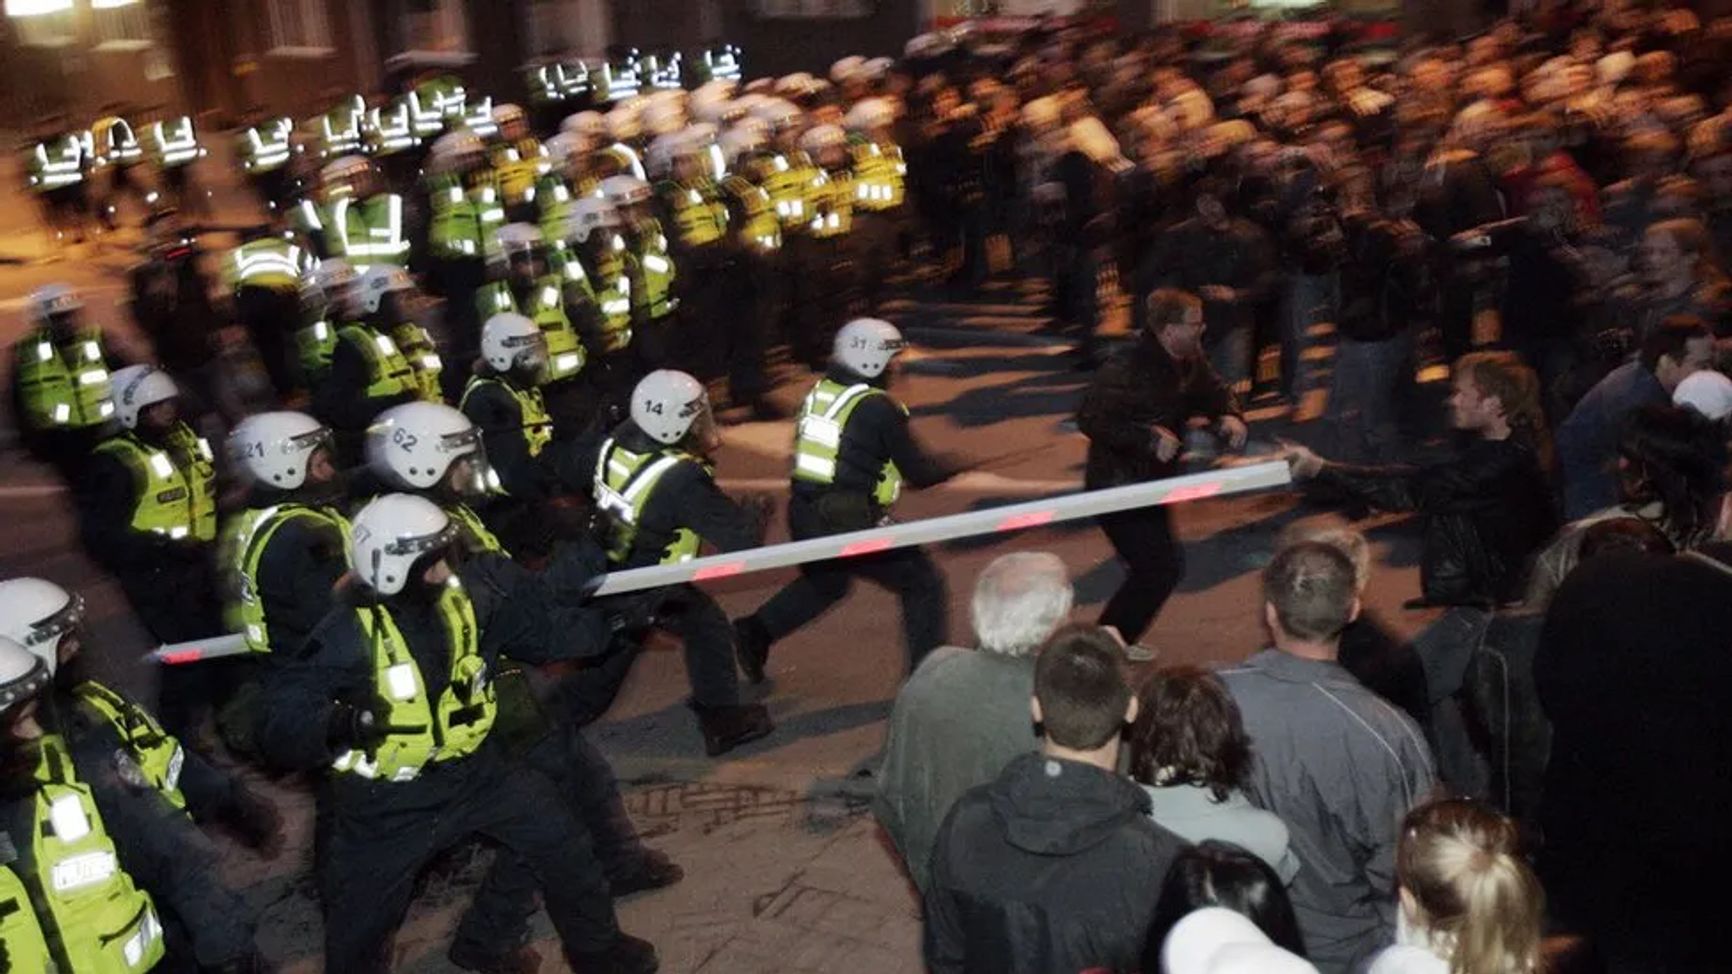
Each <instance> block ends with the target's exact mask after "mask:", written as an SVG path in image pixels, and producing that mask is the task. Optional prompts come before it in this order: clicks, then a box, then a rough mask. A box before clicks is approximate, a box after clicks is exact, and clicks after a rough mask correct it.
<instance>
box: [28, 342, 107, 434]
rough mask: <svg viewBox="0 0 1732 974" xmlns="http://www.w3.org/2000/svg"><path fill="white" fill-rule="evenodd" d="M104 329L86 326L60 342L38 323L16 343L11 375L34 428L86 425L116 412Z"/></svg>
mask: <svg viewBox="0 0 1732 974" xmlns="http://www.w3.org/2000/svg"><path fill="white" fill-rule="evenodd" d="M99 334H100V333H99V332H97V331H96V329H94V328H86V329H81V330H79V332H78V333H77V334H75V335H74V336H73V337H72V339H71V340H70V341H67V342H64V343H61V342H56V341H55V340H54V339H53V338H52V337H50V335H49V332H48V330H47V329H45V328H38V329H37V330H36V331H35V332H34V333H32V334H29V335H26V336H24V337H23V338H22V339H20V340H19V342H18V344H16V345H14V346H13V349H14V353H13V354H14V359H13V369H12V374H13V375H14V376H16V380H17V382H18V387H19V393H20V396H21V398H22V399H23V400H24V411H25V413H26V415H25V416H24V417H23V418H24V420H25V421H26V422H28V423H29V424H30V426H31V427H32V428H33V429H35V430H44V429H56V428H58V429H84V428H86V427H89V426H96V425H98V424H100V423H104V422H107V421H108V418H109V417H110V416H113V415H114V402H113V400H112V399H111V398H110V396H111V395H112V393H113V389H112V388H111V387H110V384H109V377H108V366H107V364H105V363H104V362H103V360H102V345H101V343H100V342H99V341H98V335H99Z"/></svg>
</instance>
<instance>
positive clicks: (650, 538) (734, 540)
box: [588, 419, 766, 568]
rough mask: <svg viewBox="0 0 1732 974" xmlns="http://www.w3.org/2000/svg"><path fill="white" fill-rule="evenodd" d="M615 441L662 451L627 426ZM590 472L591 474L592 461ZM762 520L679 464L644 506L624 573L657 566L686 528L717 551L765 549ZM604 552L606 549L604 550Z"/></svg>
mask: <svg viewBox="0 0 1732 974" xmlns="http://www.w3.org/2000/svg"><path fill="white" fill-rule="evenodd" d="M613 438H614V441H615V442H617V443H618V444H619V445H620V446H622V447H625V448H626V449H627V450H631V451H633V452H635V453H651V452H654V451H657V450H661V449H663V446H662V444H660V443H657V442H656V441H655V440H652V439H650V437H649V435H648V434H647V433H645V432H644V431H643V430H641V429H638V426H637V424H636V423H634V422H632V421H631V420H629V419H628V420H626V421H625V422H623V423H621V424H620V425H619V426H618V427H616V428H615V429H614V432H613ZM588 469H590V470H594V469H595V458H594V457H591V458H590V462H589V464H588ZM765 527H766V523H765V519H764V517H763V516H762V514H761V513H759V512H757V511H754V510H750V509H748V508H746V507H744V506H742V505H740V504H738V503H735V502H734V500H733V499H732V498H730V497H729V496H728V495H727V494H724V493H722V489H721V488H720V487H718V486H716V480H715V477H714V476H713V475H712V474H711V472H710V469H709V467H707V466H704V465H703V464H700V463H681V464H678V465H676V466H675V467H674V468H673V469H671V470H669V471H668V472H667V473H665V474H663V475H662V479H661V480H660V482H658V483H657V484H656V488H655V490H654V492H652V493H651V494H650V499H649V502H648V503H647V504H646V505H645V506H644V511H643V518H642V520H640V521H639V522H638V527H637V538H636V540H635V542H634V543H633V545H632V550H631V553H630V555H629V556H628V557H627V558H626V561H625V564H624V565H622V566H620V567H623V568H642V567H645V566H648V565H654V564H657V563H659V562H660V561H661V557H662V552H663V551H664V550H665V549H666V548H667V546H668V545H669V544H670V543H672V541H673V539H674V535H675V534H677V533H678V532H679V530H680V529H681V528H684V529H686V530H688V531H691V532H692V533H694V534H696V535H697V536H698V537H699V538H702V539H703V542H704V544H706V545H708V546H709V547H711V548H714V549H715V550H716V551H739V550H741V549H744V548H755V547H757V546H758V545H759V544H762V543H763V540H764V530H765ZM603 547H606V546H605V545H604V546H603Z"/></svg>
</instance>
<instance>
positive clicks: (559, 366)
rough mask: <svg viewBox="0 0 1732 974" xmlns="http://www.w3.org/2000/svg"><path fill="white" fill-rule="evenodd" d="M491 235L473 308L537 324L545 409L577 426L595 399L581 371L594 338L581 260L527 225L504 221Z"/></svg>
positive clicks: (487, 314) (486, 314)
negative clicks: (542, 343)
mask: <svg viewBox="0 0 1732 974" xmlns="http://www.w3.org/2000/svg"><path fill="white" fill-rule="evenodd" d="M495 239H496V241H497V247H496V252H495V257H494V258H493V259H491V260H490V262H489V265H488V276H489V277H491V278H492V279H493V280H492V282H491V283H489V284H488V286H487V287H486V288H485V289H483V290H482V291H481V292H480V293H479V294H478V295H476V299H475V300H476V307H477V311H478V313H479V314H480V315H481V316H482V317H483V319H489V318H491V317H492V316H494V315H497V314H504V313H511V314H520V315H523V316H524V317H526V318H529V319H530V320H532V321H534V322H535V323H536V325H537V326H539V327H540V328H541V333H542V336H543V338H544V339H545V340H546V342H547V375H546V380H545V382H544V385H545V389H544V394H545V395H546V397H547V399H548V402H549V408H550V409H551V410H552V411H553V413H554V416H555V418H556V420H557V421H559V422H561V423H562V424H564V425H566V426H568V427H571V428H576V427H578V426H581V425H582V424H583V423H585V422H587V421H588V420H589V418H590V413H591V411H592V408H593V403H594V396H593V395H592V393H591V386H590V382H589V379H588V378H587V377H586V376H584V375H583V373H584V372H585V371H587V367H588V364H589V357H590V356H589V346H590V345H591V344H593V343H594V342H595V341H597V336H596V334H595V328H596V326H595V324H594V323H593V321H594V319H593V314H592V313H591V310H590V309H591V307H592V306H593V303H594V302H593V301H592V300H591V298H590V296H589V288H590V284H589V276H588V275H587V274H586V273H585V271H584V268H583V265H582V263H581V262H578V261H572V260H568V259H567V255H565V254H563V253H560V254H557V255H555V254H554V253H553V252H552V251H551V250H550V249H549V247H548V245H547V240H546V238H544V237H543V236H542V234H541V231H540V230H539V229H537V228H536V227H535V226H534V225H532V224H528V223H512V224H508V225H506V226H504V227H501V228H500V230H499V233H498V234H497V235H496V238H495ZM556 256H557V260H555V257H556ZM556 264H557V268H556V266H555V265H556ZM568 298H569V300H568ZM574 312H575V314H574ZM586 339H587V341H586Z"/></svg>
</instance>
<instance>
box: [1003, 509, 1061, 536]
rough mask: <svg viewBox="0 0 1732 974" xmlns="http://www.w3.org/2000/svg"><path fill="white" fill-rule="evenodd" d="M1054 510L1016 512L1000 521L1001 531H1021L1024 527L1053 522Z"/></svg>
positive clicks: (1035, 526)
mask: <svg viewBox="0 0 1732 974" xmlns="http://www.w3.org/2000/svg"><path fill="white" fill-rule="evenodd" d="M1052 519H1053V512H1052V511H1029V512H1028V513H1027V514H1015V515H1012V516H1010V517H1007V518H1005V519H1004V520H1002V521H1000V522H998V528H997V530H999V531H1020V530H1022V529H1023V528H1037V527H1040V526H1041V525H1042V524H1051V523H1052Z"/></svg>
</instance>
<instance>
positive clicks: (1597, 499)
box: [1557, 361, 1672, 521]
mask: <svg viewBox="0 0 1732 974" xmlns="http://www.w3.org/2000/svg"><path fill="white" fill-rule="evenodd" d="M1671 399H1672V397H1671V396H1670V395H1668V394H1667V393H1666V387H1665V386H1662V385H1661V384H1660V380H1659V379H1657V378H1655V377H1654V373H1653V372H1651V371H1649V370H1648V368H1647V366H1644V365H1643V364H1642V363H1641V362H1637V361H1630V362H1625V363H1624V364H1623V365H1620V366H1618V367H1617V368H1615V369H1613V370H1612V371H1611V372H1610V373H1608V374H1607V375H1606V377H1605V378H1604V379H1601V380H1600V381H1599V382H1598V383H1597V384H1596V385H1595V386H1594V387H1593V388H1592V389H1589V390H1588V394H1587V395H1585V396H1583V397H1582V398H1581V401H1579V402H1577V403H1576V408H1574V409H1572V410H1570V415H1569V417H1568V418H1566V419H1565V420H1564V421H1563V422H1562V423H1560V424H1559V425H1558V438H1557V447H1558V467H1559V469H1560V471H1561V472H1562V474H1563V480H1564V519H1565V520H1569V521H1574V520H1576V519H1577V518H1583V517H1587V516H1588V515H1590V514H1592V513H1594V512H1595V511H1601V510H1604V509H1606V508H1608V507H1611V506H1612V505H1613V504H1616V503H1617V502H1618V480H1617V476H1616V474H1614V473H1613V466H1614V463H1615V461H1616V460H1617V454H1618V438H1619V437H1620V436H1622V435H1623V432H1624V424H1625V422H1626V421H1627V420H1628V419H1629V417H1630V415H1631V414H1632V413H1634V412H1635V411H1636V410H1637V409H1639V408H1641V407H1642V406H1646V405H1654V404H1659V405H1664V404H1666V403H1669V402H1671Z"/></svg>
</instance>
